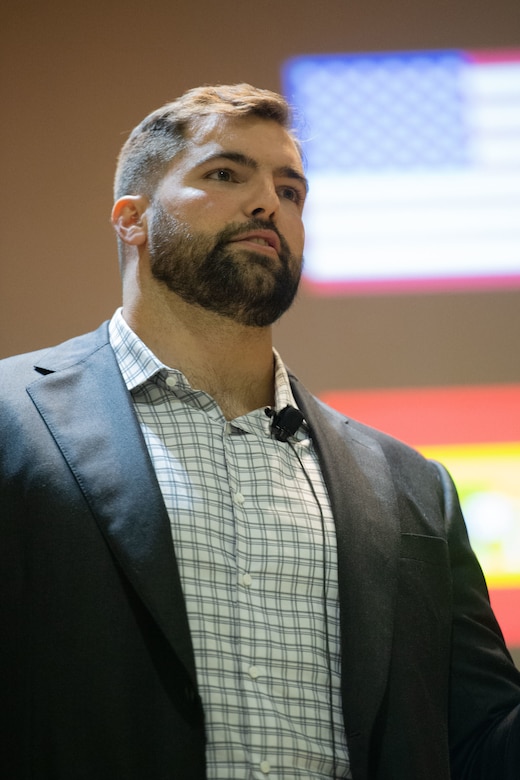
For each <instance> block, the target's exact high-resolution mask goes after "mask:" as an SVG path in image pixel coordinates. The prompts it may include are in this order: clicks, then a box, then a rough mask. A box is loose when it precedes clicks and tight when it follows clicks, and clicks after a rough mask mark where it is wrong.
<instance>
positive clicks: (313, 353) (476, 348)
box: [0, 0, 520, 391]
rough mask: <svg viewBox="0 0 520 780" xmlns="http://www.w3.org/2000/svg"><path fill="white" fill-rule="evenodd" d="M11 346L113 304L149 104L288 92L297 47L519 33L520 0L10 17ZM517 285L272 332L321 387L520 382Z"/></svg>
mask: <svg viewBox="0 0 520 780" xmlns="http://www.w3.org/2000/svg"><path fill="white" fill-rule="evenodd" d="M0 36H1V37H0V50H1V56H2V58H3V66H2V94H1V97H2V102H1V107H2V122H1V125H0V134H1V143H0V150H1V155H2V161H1V169H0V170H1V185H0V191H1V197H2V210H1V214H2V226H1V229H0V242H1V243H0V248H1V264H0V356H5V355H8V354H12V353H15V352H19V351H26V350H30V349H34V348H37V347H41V346H46V345H48V344H51V343H54V342H56V341H59V340H62V339H64V338H67V337H69V336H71V335H74V334H76V333H80V332H82V331H84V330H85V329H89V328H92V327H94V326H96V325H97V324H98V322H99V321H101V320H102V319H104V318H107V317H109V316H110V315H111V313H112V310H113V309H114V307H115V306H116V305H118V303H119V298H120V292H119V279H118V271H117V261H116V253H115V244H114V241H113V237H112V233H111V228H110V226H109V221H108V215H109V212H110V207H111V179H112V172H113V168H114V160H115V157H116V154H117V152H118V149H119V147H120V145H121V143H122V141H123V139H124V138H125V135H126V133H127V132H128V131H129V130H130V129H131V128H132V127H133V126H134V125H135V124H136V123H137V122H138V121H139V120H140V119H141V118H142V117H143V116H144V115H145V114H146V113H147V112H148V111H149V110H151V109H153V108H155V107H156V106H158V105H159V104H161V103H163V102H165V101H166V100H168V99H171V98H173V97H174V96H176V95H177V94H179V93H180V92H182V91H184V90H185V89H186V88H188V87H191V86H195V85H197V84H200V83H202V82H218V81H220V82H233V81H241V80H246V81H250V82H252V83H255V84H257V85H259V86H264V87H268V88H273V89H279V88H280V66H281V64H282V62H283V61H284V60H285V59H286V58H287V57H289V56H293V55H297V54H302V53H318V52H338V51H384V50H410V49H418V48H444V47H460V48H479V47H485V48H489V47H503V46H515V45H519V44H520V3H519V2H518V0H493V2H491V0H486V2H483V3H476V2H475V1H474V0H380V1H379V2H377V1H376V0H321V2H317V0H264V2H263V3H253V2H248V0H244V2H241V3H239V2H235V0H215V2H212V0H206V1H205V2H204V1H203V0H190V2H175V0H158V1H155V2H154V0H149V2H147V3H144V2H136V0H125V1H124V2H123V0H113V1H112V2H106V3H104V4H103V3H95V2H90V3H86V2H82V0H79V1H78V2H75V3H69V2H65V0H63V2H58V1H57V0H51V1H50V2H45V0H42V1H40V2H38V3H37V2H33V1H32V0H29V1H28V2H23V3H19V4H15V3H10V4H8V6H7V10H4V11H3V13H2V24H1V32H0ZM519 326H520V292H518V291H510V292H502V293H498V292H493V293H471V294H453V295H449V296H440V295H421V296H417V295H415V296H413V295H412V296H399V297H391V298H385V297H365V298H360V299H350V300H349V299H326V300H319V299H311V298H309V297H307V296H306V295H305V294H303V293H302V294H301V296H300V298H299V301H298V303H297V304H296V306H295V308H294V310H293V311H292V312H291V313H290V314H289V315H288V316H287V317H286V318H285V320H283V321H282V323H281V324H280V325H278V326H277V328H276V340H277V343H278V346H279V347H280V349H281V350H282V351H283V354H284V356H285V357H286V360H287V361H288V362H289V363H290V364H291V366H292V367H293V369H294V370H296V371H297V372H298V373H299V374H300V375H301V377H302V378H303V379H304V380H305V381H306V382H307V383H308V384H309V385H310V386H311V388H312V389H314V390H315V391H319V390H321V389H325V388H337V387H345V386H347V387H384V386H398V385H410V384H411V385H424V384H433V385H436V384H443V383H448V384H460V383H462V384H464V383H472V382H514V381H519V380H520V360H519V357H518V346H517V345H518V333H519V330H520V327H519Z"/></svg>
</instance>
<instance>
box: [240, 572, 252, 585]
mask: <svg viewBox="0 0 520 780" xmlns="http://www.w3.org/2000/svg"><path fill="white" fill-rule="evenodd" d="M252 582H253V578H252V577H251V575H250V574H244V576H243V577H242V585H245V587H246V588H249V587H250V585H251V583H252Z"/></svg>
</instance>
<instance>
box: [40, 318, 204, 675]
mask: <svg viewBox="0 0 520 780" xmlns="http://www.w3.org/2000/svg"><path fill="white" fill-rule="evenodd" d="M37 370H38V371H39V372H40V373H42V374H44V376H43V377H40V378H39V379H37V380H36V381H35V382H33V383H32V384H31V385H29V387H28V388H27V390H28V393H29V395H30V396H31V398H32V399H33V402H34V403H35V405H36V406H37V408H38V409H39V411H40V414H41V416H42V417H43V419H44V420H45V423H46V424H47V426H48V428H49V430H50V432H51V434H52V436H53V438H54V439H55V441H56V443H57V445H58V447H59V448H60V449H61V451H62V453H63V457H64V458H65V460H66V461H67V463H68V465H69V467H70V469H71V471H72V472H73V474H74V476H75V478H76V480H77V483H78V486H79V488H80V490H81V491H82V493H83V495H84V497H85V499H86V501H87V503H88V505H89V507H90V509H91V511H92V514H93V515H94V517H95V519H96V521H97V523H98V525H99V528H100V530H101V532H102V533H103V535H104V537H105V539H106V541H107V543H108V545H109V546H110V548H111V550H112V552H113V554H114V555H115V557H116V559H117V560H118V562H119V564H120V565H121V567H122V569H123V571H124V572H125V573H126V576H127V577H128V579H129V580H130V582H131V583H132V585H133V587H134V589H135V591H136V592H137V593H138V595H139V596H140V598H141V599H142V601H143V602H144V603H145V605H146V606H147V608H148V609H149V611H150V612H151V614H152V615H153V617H154V618H155V620H156V622H157V623H158V624H159V626H160V627H161V629H162V631H163V632H164V634H165V635H166V637H167V639H168V640H169V641H170V643H171V645H172V646H173V648H174V650H175V652H176V654H177V656H178V657H179V659H180V661H181V662H182V663H183V664H184V666H185V667H186V669H187V671H188V673H189V675H190V677H191V679H192V681H193V683H195V667H194V660H193V652H192V646H191V640H190V634H189V626H188V619H187V615H186V609H185V604H184V598H183V594H182V588H181V583H180V578H179V572H178V568H177V563H176V560H175V554H174V550H173V543H172V538H171V533H170V527H169V521H168V516H167V512H166V508H165V506H164V503H163V500H162V496H161V493H160V489H159V486H158V483H157V480H156V477H155V473H154V470H153V466H152V463H151V461H150V458H149V456H148V452H147V449H146V445H145V442H144V439H143V437H142V434H141V431H140V428H139V425H138V422H137V419H136V417H135V414H134V411H133V408H132V404H131V401H130V397H129V394H128V391H127V389H126V386H125V385H124V382H123V379H122V376H121V373H120V371H119V367H118V366H117V362H116V360H115V357H114V354H113V351H112V349H111V347H110V345H109V343H108V335H107V329H106V326H103V327H102V328H100V330H99V331H97V332H96V333H95V334H89V335H88V336H84V337H80V338H79V339H74V340H73V341H71V342H67V343H66V344H63V345H60V346H59V347H56V348H55V349H54V350H51V351H50V352H49V353H47V354H46V355H45V362H44V363H43V364H40V365H39V366H38V367H37Z"/></svg>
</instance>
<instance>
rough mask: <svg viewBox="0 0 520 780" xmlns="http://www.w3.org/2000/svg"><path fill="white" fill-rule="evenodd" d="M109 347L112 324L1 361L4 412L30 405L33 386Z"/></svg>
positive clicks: (0, 400)
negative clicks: (29, 392) (29, 390)
mask: <svg viewBox="0 0 520 780" xmlns="http://www.w3.org/2000/svg"><path fill="white" fill-rule="evenodd" d="M107 345H109V337H108V322H104V323H103V324H102V325H101V326H100V327H99V328H98V329H97V330H95V331H92V332H91V333H85V334H83V335H81V336H76V337H74V338H72V339H69V340H67V341H64V342H63V343H61V344H57V345H56V346H54V347H48V348H44V349H39V350H36V351H34V352H26V353H24V354H20V355H13V356H12V357H8V358H4V359H2V360H0V408H1V409H2V411H3V412H4V413H5V414H8V413H9V412H8V410H9V409H11V410H14V409H15V408H18V407H19V406H20V405H21V407H24V406H25V404H26V403H27V401H28V395H27V393H26V389H27V387H28V386H29V385H31V384H32V383H33V382H35V381H38V380H39V379H43V378H44V377H45V376H46V375H48V374H53V373H55V372H57V371H61V370H63V369H65V368H69V367H71V366H74V365H77V364H79V363H81V362H83V361H85V360H87V359H88V357H89V356H91V355H93V354H94V353H95V352H96V351H98V350H100V349H102V348H103V347H106V346H107Z"/></svg>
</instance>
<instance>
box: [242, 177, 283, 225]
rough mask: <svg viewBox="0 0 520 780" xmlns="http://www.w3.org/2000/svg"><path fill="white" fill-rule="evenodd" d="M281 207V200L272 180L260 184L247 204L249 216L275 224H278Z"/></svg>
mask: <svg viewBox="0 0 520 780" xmlns="http://www.w3.org/2000/svg"><path fill="white" fill-rule="evenodd" d="M279 207H280V199H279V197H278V193H277V192H276V187H275V185H274V182H273V181H271V180H264V181H262V182H258V183H257V185H256V186H255V187H254V189H253V190H252V192H251V195H250V197H249V198H248V201H247V203H246V211H247V214H248V216H251V217H256V218H257V219H265V220H266V221H267V220H269V221H273V222H276V217H277V214H278V209H279Z"/></svg>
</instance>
